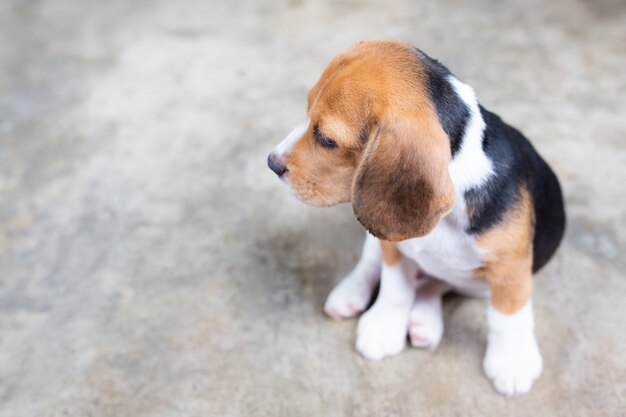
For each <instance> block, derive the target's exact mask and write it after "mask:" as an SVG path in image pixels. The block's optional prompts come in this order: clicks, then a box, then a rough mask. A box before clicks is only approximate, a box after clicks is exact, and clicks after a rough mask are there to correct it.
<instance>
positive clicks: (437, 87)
mask: <svg viewBox="0 0 626 417" xmlns="http://www.w3.org/2000/svg"><path fill="white" fill-rule="evenodd" d="M418 56H420V58H421V60H422V62H423V63H424V66H425V67H426V73H427V76H428V79H427V88H428V92H429V94H430V97H431V100H432V101H433V103H435V110H436V111H437V116H438V117H439V122H440V123H441V126H442V127H443V130H444V131H445V132H446V134H447V135H448V137H449V138H450V151H451V153H452V157H453V158H454V156H455V155H456V153H457V152H458V151H459V149H461V143H462V142H463V135H464V134H465V127H466V126H467V122H468V120H469V117H470V112H469V109H468V108H467V105H466V104H465V103H464V102H463V100H461V98H460V97H459V96H458V95H457V93H456V91H455V90H454V87H453V86H452V85H451V84H450V81H448V77H449V76H450V75H452V73H451V72H450V71H449V70H448V68H446V67H445V66H443V65H442V64H441V63H440V62H439V61H437V60H436V59H433V58H431V57H429V56H428V55H426V54H425V53H423V52H421V51H419V50H418Z"/></svg>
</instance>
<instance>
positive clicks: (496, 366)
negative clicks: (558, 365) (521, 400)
mask: <svg viewBox="0 0 626 417" xmlns="http://www.w3.org/2000/svg"><path fill="white" fill-rule="evenodd" d="M483 369H484V371H485V374H487V376H488V377H489V379H491V382H492V383H493V386H494V388H495V389H496V390H497V391H498V392H499V393H501V394H504V395H506V396H507V397H511V396H514V395H520V394H526V393H527V392H528V391H530V387H531V386H532V384H533V381H534V380H535V379H537V378H539V375H541V371H542V369H543V360H542V359H541V353H539V347H538V346H537V341H536V340H535V336H534V335H533V334H532V332H528V333H527V332H524V333H521V334H520V333H517V334H509V333H507V334H490V335H489V343H488V346H487V354H486V355H485V360H484V362H483Z"/></svg>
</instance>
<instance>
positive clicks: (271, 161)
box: [267, 153, 287, 177]
mask: <svg viewBox="0 0 626 417" xmlns="http://www.w3.org/2000/svg"><path fill="white" fill-rule="evenodd" d="M267 166H268V167H270V169H271V170H272V171H274V172H275V173H276V175H278V176H279V177H282V176H283V174H284V173H285V172H287V168H285V166H284V165H283V164H281V163H280V160H279V159H278V157H277V156H276V155H274V154H273V153H271V154H270V156H268V157H267Z"/></svg>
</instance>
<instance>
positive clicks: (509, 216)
mask: <svg viewBox="0 0 626 417" xmlns="http://www.w3.org/2000/svg"><path fill="white" fill-rule="evenodd" d="M268 165H269V167H270V168H271V169H272V171H274V172H275V173H276V174H277V175H278V177H279V178H280V179H281V180H282V182H283V183H284V184H285V185H286V186H287V188H288V189H289V190H290V191H291V192H292V193H293V194H294V195H295V196H296V197H297V198H298V199H300V200H302V201H304V202H306V203H309V204H313V205H316V206H331V205H335V204H339V203H347V202H351V203H352V207H353V209H354V214H355V215H356V218H357V219H358V220H359V222H360V223H361V224H362V225H363V226H364V227H365V228H366V229H367V231H368V233H367V236H366V238H365V243H364V245H363V253H362V256H361V259H360V260H359V261H358V263H357V265H356V267H355V268H354V270H353V271H352V272H350V274H348V276H347V277H346V278H345V279H343V281H341V283H340V284H339V285H338V286H337V287H336V288H335V289H334V290H333V291H332V292H331V293H330V295H329V296H328V299H327V301H326V304H325V307H324V309H325V311H326V313H327V314H328V315H330V316H331V317H333V318H336V319H340V318H347V317H352V316H354V315H357V314H359V313H361V312H362V311H364V310H365V308H366V307H367V306H368V305H369V302H370V299H371V297H372V295H373V293H374V291H375V288H376V286H377V285H378V283H379V282H380V289H379V292H378V297H377V299H376V301H375V302H374V304H373V306H372V307H371V308H370V309H369V310H367V311H366V312H365V313H364V314H363V315H362V316H361V317H360V319H359V322H358V330H357V341H356V349H357V350H358V351H359V352H360V353H361V354H362V355H363V356H365V357H366V358H369V359H381V358H384V357H387V356H391V355H395V354H397V353H399V352H400V351H402V350H403V349H404V347H405V345H406V338H407V334H408V336H409V339H410V343H411V344H412V345H413V346H414V347H418V348H425V349H435V348H436V347H437V345H438V344H439V342H440V341H441V337H442V334H443V319H442V310H441V298H442V296H443V295H444V294H445V293H446V292H448V291H456V292H459V293H462V294H466V295H470V296H485V297H490V305H489V307H488V310H487V322H488V328H489V336H488V341H487V351H486V354H485V358H484V362H483V369H484V371H485V373H486V374H487V376H488V377H489V378H490V379H491V381H492V383H493V385H494V387H495V389H496V390H497V391H499V392H500V393H502V394H505V395H507V396H511V395H516V394H522V393H526V392H528V391H529V390H530V387H531V385H532V383H533V381H534V380H535V379H537V378H538V377H539V375H540V374H541V371H542V368H543V363H542V358H541V354H540V352H539V348H538V346H537V341H536V340H535V336H534V330H533V327H534V319H533V309H532V302H531V294H532V287H533V281H532V275H533V273H534V272H536V271H538V270H539V269H540V268H541V267H543V266H544V265H545V264H546V262H548V260H549V259H550V258H551V257H552V255H554V252H555V251H556V249H557V247H558V246H559V243H560V241H561V238H562V236H563V231H564V228H565V213H564V207H563V199H562V196H561V189H560V186H559V182H558V180H557V178H556V176H555V174H554V173H553V172H552V170H551V169H550V167H549V166H548V165H547V164H546V162H545V161H544V160H543V159H542V158H541V157H540V156H539V154H538V153H537V151H535V149H534V148H533V147H532V145H531V144H530V142H529V141H528V140H527V139H526V138H525V137H524V136H523V135H522V134H521V133H520V132H519V131H518V130H516V129H515V128H513V127H511V126H509V125H507V124H506V123H505V122H503V121H502V120H501V119H500V118H499V117H498V116H497V115H495V114H494V113H491V112H490V111H488V110H486V109H485V108H484V107H482V106H481V105H480V104H479V103H478V101H477V100H476V96H475V95H474V91H473V90H472V88H471V87H470V86H468V85H467V84H464V83H463V82H461V81H459V80H458V79H457V78H456V77H455V76H454V75H452V74H451V73H450V71H449V70H448V69H447V68H446V67H444V66H443V65H441V64H440V63H439V62H438V61H436V60H434V59H432V58H430V57H429V56H428V55H426V54H425V53H423V52H422V51H420V50H418V49H416V48H414V47H412V46H411V45H409V44H406V43H404V42H400V41H368V42H362V43H359V44H358V45H356V46H354V47H352V48H351V49H349V50H348V51H347V52H345V53H343V54H341V55H339V56H337V57H335V58H334V59H333V60H332V61H331V63H330V64H329V65H328V67H327V68H326V69H325V70H324V72H323V73H322V76H321V78H320V79H319V81H318V82H317V84H315V86H314V87H313V88H312V89H311V91H310V92H309V94H308V106H307V118H306V120H305V121H304V122H303V123H302V124H300V125H299V126H297V127H296V128H295V129H294V130H293V131H292V132H291V133H290V134H289V135H288V136H287V138H286V139H285V140H283V141H282V142H281V143H280V144H279V145H278V146H277V148H276V149H275V150H274V151H273V152H272V153H271V154H270V155H269V158H268Z"/></svg>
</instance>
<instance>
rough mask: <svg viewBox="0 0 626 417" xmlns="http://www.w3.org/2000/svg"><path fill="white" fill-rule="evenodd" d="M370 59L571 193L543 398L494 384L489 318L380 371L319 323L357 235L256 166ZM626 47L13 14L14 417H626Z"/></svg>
mask: <svg viewBox="0 0 626 417" xmlns="http://www.w3.org/2000/svg"><path fill="white" fill-rule="evenodd" d="M371 38H402V39H406V40H408V41H410V42H412V43H413V44H415V45H417V46H419V47H421V48H422V49H424V50H425V51H427V52H428V53H430V54H431V55H433V56H435V57H437V58H440V59H441V60H442V61H443V62H444V63H446V64H447V65H448V66H449V67H450V68H451V69H452V70H453V71H454V72H455V73H456V74H457V75H458V76H459V77H460V78H461V79H463V80H465V81H466V82H468V83H470V84H471V85H473V86H474V87H475V89H476V91H477V92H478V96H479V98H480V99H481V101H482V103H483V104H484V105H485V106H486V107H488V108H491V109H492V110H494V111H496V112H498V113H500V114H501V115H502V116H503V117H505V118H506V119H507V120H508V121H509V122H511V123H513V124H514V125H516V126H518V127H520V128H522V129H523V130H524V132H525V133H527V135H528V136H529V137H531V138H532V139H533V140H534V143H535V144H536V146H537V148H539V150H540V151H541V152H542V153H543V155H544V156H545V157H546V159H547V160H549V161H550V163H551V164H552V166H553V167H554V168H555V170H556V171H557V172H558V174H559V175H560V177H561V179H562V183H563V186H564V191H565V195H566V199H567V205H568V213H569V228H568V233H567V237H566V239H565V242H564V245H563V247H562V249H561V250H560V252H559V253H558V256H557V257H556V258H555V259H554V260H553V261H552V262H551V263H550V265H549V267H547V268H546V269H545V270H544V271H542V272H541V273H540V274H539V275H538V276H537V279H536V295H535V312H536V317H537V336H538V340H539V343H540V346H541V349H542V351H543V355H544V361H545V364H546V369H545V372H544V374H543V376H542V378H541V379H540V380H539V381H538V382H537V383H536V384H535V386H534V389H533V390H532V392H531V394H530V395H528V396H526V397H523V398H516V399H512V400H507V399H505V398H503V397H501V396H499V395H497V394H496V393H495V392H494V391H493V389H492V388H491V386H490V384H489V382H488V381H487V379H486V378H485V377H484V376H483V374H482V372H481V368H480V366H481V360H482V356H483V353H484V350H485V336H486V328H485V320H484V312H485V307H486V301H484V300H468V299H462V298H459V297H451V298H449V299H447V301H446V304H445V315H446V325H447V328H446V332H445V336H444V340H443V342H442V346H441V347H440V348H439V350H438V351H436V352H434V353H430V352H423V351H418V350H413V349H407V350H406V351H405V352H404V353H403V354H402V355H400V356H398V357H395V358H392V359H388V360H384V361H382V362H379V363H372V362H367V361H366V360H364V359H362V358H361V357H359V356H358V355H357V353H356V352H355V350H354V347H353V342H354V338H355V325H356V322H355V321H354V320H350V321H345V322H334V321H331V320H329V319H327V318H326V317H324V315H323V314H322V304H323V301H324V298H325V296H326V294H327V293H328V292H329V290H330V289H331V288H332V286H333V285H334V284H335V283H336V282H338V280H339V279H340V278H341V277H342V275H343V274H345V273H347V272H348V271H349V270H350V268H351V266H352V265H353V263H354V262H355V260H356V258H357V256H358V252H359V246H360V242H361V240H362V231H361V228H360V226H359V225H358V224H357V223H356V221H355V220H354V219H353V216H352V213H351V209H350V207H348V206H343V207H337V208H333V209H327V210H321V209H315V208H311V207H306V206H304V205H302V204H300V203H298V202H297V201H295V200H294V199H293V198H292V197H291V196H289V195H288V194H287V193H286V192H285V191H284V190H283V188H282V187H281V186H280V184H279V183H278V181H277V180H276V179H275V178H274V176H273V175H272V174H271V172H270V171H269V170H268V169H267V168H266V166H265V157H266V155H267V154H268V153H269V151H270V150H271V149H272V147H273V146H274V144H275V143H276V142H277V141H278V140H280V139H281V138H282V137H283V136H284V135H285V134H286V133H287V132H288V131H289V130H290V129H291V128H292V127H293V125H295V124H296V123H297V122H298V121H299V120H301V118H302V117H303V115H304V110H305V93H306V91H307V89H308V88H309V87H310V86H312V84H313V83H314V82H315V80H316V79H317V77H318V76H319V75H320V73H321V70H322V69H323V68H324V67H325V65H326V64H327V62H328V61H329V60H330V58H331V57H332V56H333V55H335V54H336V53H339V52H341V51H342V50H344V49H346V48H347V47H349V46H350V45H352V44H353V43H355V42H356V41H358V40H362V39H371ZM625 45H626V3H624V2H623V1H620V0H615V1H609V0H603V1H591V0H587V1H582V0H579V1H565V0H552V1H548V0H545V1H541V0H524V1H522V0H518V1H513V2H494V1H489V0H475V1H471V2H467V3H466V2H460V1H449V2H448V1H445V2H425V1H398V2H390V1H383V0H381V1H366V2H357V1H350V0H344V1H337V2H330V1H328V2H323V1H320V2H314V1H298V0H292V1H276V2H260V1H259V2H241V1H230V2H216V1H215V2H206V1H196V2H192V1H180V2H166V1H161V2H157V1H136V2H128V1H81V2H78V1H74V2H72V1H62V0H59V1H56V0H55V1H17V0H16V1H12V0H8V1H7V0H3V1H0V416H2V417H26V416H28V417H31V416H32V417H40V416H54V417H56V416H81V417H82V416H92V417H100V416H116V417H123V416H129V417H130V416H132V417H140V416H216V417H218V416H272V417H274V416H285V417H296V416H624V415H626V411H625V410H626V399H625V398H626V326H625V324H624V323H625V321H626V298H625V297H626V279H625V277H624V272H623V271H624V267H625V266H626V262H625V261H624V257H623V255H624V250H625V248H626V211H625V208H624V207H625V202H626V196H625V185H624V184H625V183H626V172H625V166H626V142H625V141H626V114H625V109H626V76H625V75H624V69H625V68H626V46H625Z"/></svg>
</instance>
